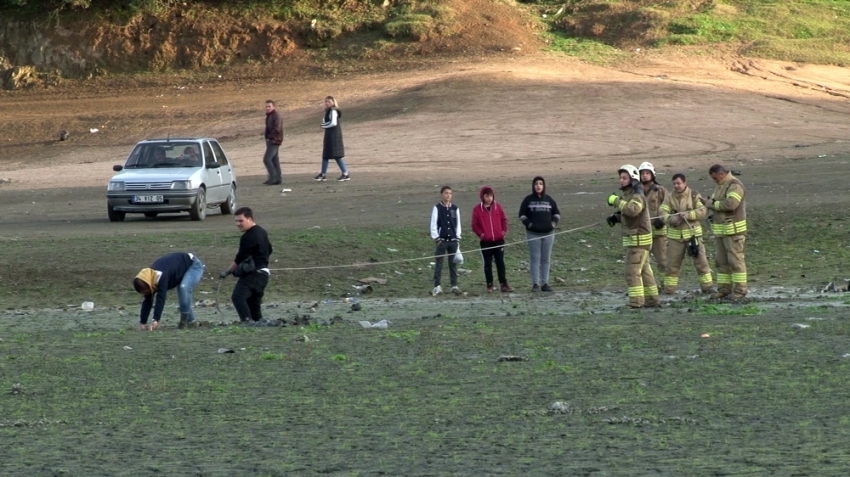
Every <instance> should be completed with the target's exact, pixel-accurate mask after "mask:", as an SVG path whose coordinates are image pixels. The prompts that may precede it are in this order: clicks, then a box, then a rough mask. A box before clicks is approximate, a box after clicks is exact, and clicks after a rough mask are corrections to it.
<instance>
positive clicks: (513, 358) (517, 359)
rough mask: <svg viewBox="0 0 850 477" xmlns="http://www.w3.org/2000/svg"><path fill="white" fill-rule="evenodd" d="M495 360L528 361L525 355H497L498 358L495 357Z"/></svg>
mask: <svg viewBox="0 0 850 477" xmlns="http://www.w3.org/2000/svg"><path fill="white" fill-rule="evenodd" d="M496 361H498V362H499V363H503V362H505V361H528V358H526V357H525V356H509V355H503V356H499V359H497V360H496Z"/></svg>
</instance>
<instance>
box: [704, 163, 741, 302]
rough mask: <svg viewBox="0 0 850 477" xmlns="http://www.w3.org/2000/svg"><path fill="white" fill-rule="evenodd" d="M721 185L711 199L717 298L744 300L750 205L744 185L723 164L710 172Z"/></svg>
mask: <svg viewBox="0 0 850 477" xmlns="http://www.w3.org/2000/svg"><path fill="white" fill-rule="evenodd" d="M708 174H709V175H710V176H711V179H712V180H714V182H715V183H716V184H717V186H716V187H715V188H714V194H713V195H712V196H711V197H710V198H709V203H708V204H707V205H708V209H709V210H710V211H711V212H713V214H714V218H713V220H712V221H711V232H712V233H713V234H714V244H715V257H714V266H715V267H716V268H717V293H715V294H714V296H713V297H714V298H717V299H720V298H726V297H729V296H731V297H732V299H735V300H740V299H742V298H744V297H745V296H747V291H748V290H747V264H746V262H745V260H744V242H746V238H747V237H746V234H747V206H746V202H745V197H744V184H742V183H741V181H740V180H738V178H737V177H735V176H734V175H732V173H730V172H729V171H727V170H726V168H725V167H723V166H722V165H720V164H715V165H713V166H711V168H710V169H709V170H708Z"/></svg>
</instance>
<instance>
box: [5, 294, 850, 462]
mask: <svg viewBox="0 0 850 477" xmlns="http://www.w3.org/2000/svg"><path fill="white" fill-rule="evenodd" d="M398 313H399V315H400V316H399V320H398V322H397V323H395V324H394V327H395V328H394V329H392V330H389V331H388V332H382V333H373V332H366V331H363V330H362V329H359V327H357V326H356V324H352V325H351V326H345V325H335V326H332V327H329V328H328V329H327V331H326V332H325V333H323V335H322V340H321V341H319V342H309V343H307V342H299V341H296V340H295V339H294V338H295V337H297V336H298V335H299V333H300V330H298V329H295V328H274V329H271V328H266V329H261V330H260V332H258V333H252V334H246V335H222V334H218V333H212V332H209V331H208V330H203V329H201V330H193V331H190V332H177V331H172V332H169V331H164V332H157V333H141V332H132V333H127V334H126V335H123V336H121V335H118V334H116V333H110V334H104V335H103V336H100V337H99V338H98V339H91V340H90V339H87V340H85V341H84V342H77V343H74V342H73V335H74V332H70V331H55V330H54V329H52V328H51V327H50V326H49V325H48V324H46V323H43V322H39V321H37V320H33V321H32V322H31V325H30V326H31V327H30V329H29V331H27V332H26V333H25V336H23V338H24V339H21V340H12V339H6V340H4V341H2V342H0V356H7V357H9V358H14V360H9V358H7V359H6V360H3V361H2V363H0V369H2V374H0V402H2V409H3V413H4V415H3V416H0V437H2V438H3V439H5V440H7V441H9V442H17V444H16V446H15V447H14V449H10V450H9V451H8V452H6V453H5V454H4V458H3V460H2V462H0V470H2V473H3V475H10V476H18V475H32V474H33V469H34V468H37V469H40V470H39V472H36V473H37V474H41V473H44V474H67V475H91V474H99V475H101V474H106V475H119V474H122V473H124V469H128V468H132V469H141V468H144V469H147V470H148V471H150V472H152V473H168V474H171V475H183V474H190V473H202V474H204V475H285V474H303V475H307V474H312V473H313V472H312V471H307V470H305V469H315V470H317V471H320V473H324V474H327V473H331V474H333V473H337V474H340V475H376V474H383V475H470V476H472V475H482V474H486V473H487V472H488V470H487V469H492V468H494V466H498V467H499V468H500V469H502V470H501V472H502V473H505V474H509V475H528V474H536V473H540V474H546V475H582V474H586V473H587V472H588V470H589V469H598V470H596V471H594V472H606V473H608V474H611V475H647V474H659V475H671V476H672V475H708V474H724V475H739V474H745V473H769V472H770V471H771V469H775V468H778V467H782V468H792V467H793V468H795V469H806V470H805V471H804V472H802V471H801V473H805V474H806V475H841V474H842V472H844V469H845V467H846V462H847V460H848V458H850V452H848V451H847V450H846V449H845V448H844V447H843V446H837V445H835V443H836V442H844V441H846V440H847V439H848V438H850V428H848V426H847V425H846V424H847V422H846V421H847V418H846V409H845V408H846V406H844V405H843V403H844V401H845V400H844V399H841V398H842V397H843V396H844V395H845V394H846V391H845V389H846V373H847V370H848V366H850V361H847V360H846V359H843V358H840V357H839V355H840V354H841V353H843V352H846V334H847V331H848V329H847V324H846V323H844V322H843V320H831V321H824V322H819V323H818V324H817V326H813V327H812V328H811V329H808V330H805V332H793V331H790V330H789V329H788V326H787V324H788V323H789V322H795V321H800V320H801V319H802V318H801V317H802V316H804V313H805V311H804V310H802V309H800V310H784V311H782V310H780V311H778V312H777V313H776V314H771V316H742V317H740V318H737V319H736V320H729V319H728V317H725V316H705V317H703V318H701V319H699V320H688V319H682V318H681V316H679V315H677V314H676V313H672V312H665V311H663V310H661V311H658V312H657V313H655V312H654V313H653V316H654V318H653V321H651V322H649V321H647V320H645V319H644V318H640V319H635V317H634V316H632V315H615V316H605V317H602V316H584V317H582V319H581V320H570V321H561V320H553V319H552V318H549V317H528V318H526V319H523V320H516V319H515V318H509V317H502V318H496V317H489V318H488V317H481V316H478V317H473V318H472V319H470V317H464V318H463V319H457V320H454V321H450V322H449V323H451V324H456V325H458V326H454V327H452V328H451V329H447V328H446V327H445V325H446V324H447V322H446V321H445V320H415V319H414V320H410V319H406V318H407V317H409V316H410V315H414V316H415V314H416V310H415V307H413V308H412V309H408V310H406V311H405V310H401V309H399V310H398ZM795 313H796V314H795ZM473 321H474V322H473ZM475 323H484V324H487V325H488V326H487V327H486V329H483V328H481V327H477V326H475ZM659 325H662V326H659ZM485 331H486V332H485ZM94 332H97V330H95V331H93V333H94ZM704 332H710V333H711V335H712V336H713V338H711V339H702V338H699V334H700V333H704ZM407 337H411V338H413V337H415V340H414V341H413V342H409V341H408V340H407V339H406V338H407ZM124 346H127V347H129V348H131V349H130V350H126V349H125V348H124ZM221 346H228V347H231V348H233V349H236V350H237V351H236V352H235V353H232V354H217V353H216V350H217V349H218V348H219V347H221ZM514 354H515V355H522V356H526V357H528V361H518V362H498V361H497V358H498V357H499V356H502V355H514ZM264 361H273V363H267V364H263V362H264ZM334 361H336V362H337V363H334ZM554 401H562V402H565V403H568V404H567V405H566V406H564V407H563V408H562V410H561V411H559V412H553V411H550V410H549V406H550V404H552V403H553V402H554ZM613 424H617V425H613ZM730 436H733V437H730ZM734 436H740V437H734ZM447 440H448V441H450V442H451V443H452V445H451V446H446V442H447ZM329 441H333V445H323V444H327V443H328V442H329ZM565 441H569V442H570V445H568V446H565V445H564V442H565ZM706 442H711V446H709V447H706V445H705V443H706ZM612 445H616V446H617V448H618V449H619V451H618V452H610V451H609V450H608V449H609V448H610V446H612ZM505 446H508V447H509V448H511V449H516V450H517V451H519V452H521V453H522V454H521V455H525V453H526V452H532V453H533V455H534V458H533V459H520V458H517V457H516V456H517V454H515V453H513V452H511V453H505V452H504V448H505ZM246 448H247V449H251V457H250V459H247V458H245V455H244V453H245V449H246ZM671 449H677V452H673V453H671V452H670V450H671ZM116 455H121V456H122V457H121V458H120V459H117V458H115V457H114V456H116ZM753 455H758V459H756V460H754V459H752V456H753ZM482 456H483V457H486V458H482ZM636 456H637V457H639V458H637V459H636ZM694 456H698V458H694ZM334 469H336V470H334ZM340 469H345V471H344V472H343V471H341V470H340Z"/></svg>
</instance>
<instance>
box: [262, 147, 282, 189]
mask: <svg viewBox="0 0 850 477" xmlns="http://www.w3.org/2000/svg"><path fill="white" fill-rule="evenodd" d="M279 150H280V146H279V145H277V144H275V143H273V142H271V141H269V140H268V139H266V153H265V154H264V155H263V165H265V166H266V172H268V174H269V180H270V181H279V180H280V179H281V177H280V176H281V172H280V155H279V154H278V152H279Z"/></svg>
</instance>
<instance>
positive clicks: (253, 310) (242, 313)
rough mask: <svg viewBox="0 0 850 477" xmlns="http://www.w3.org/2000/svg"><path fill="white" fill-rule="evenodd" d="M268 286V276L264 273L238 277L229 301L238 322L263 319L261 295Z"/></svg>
mask: <svg viewBox="0 0 850 477" xmlns="http://www.w3.org/2000/svg"><path fill="white" fill-rule="evenodd" d="M268 284H269V276H268V274H266V273H264V272H260V271H257V272H253V273H249V274H248V275H245V276H244V277H239V281H237V282H236V286H235V287H233V294H232V295H231V296H230V300H231V301H233V307H234V308H236V313H238V314H239V321H248V320H254V321H260V320H262V319H263V309H262V304H263V295H265V292H266V286H267V285H268Z"/></svg>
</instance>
